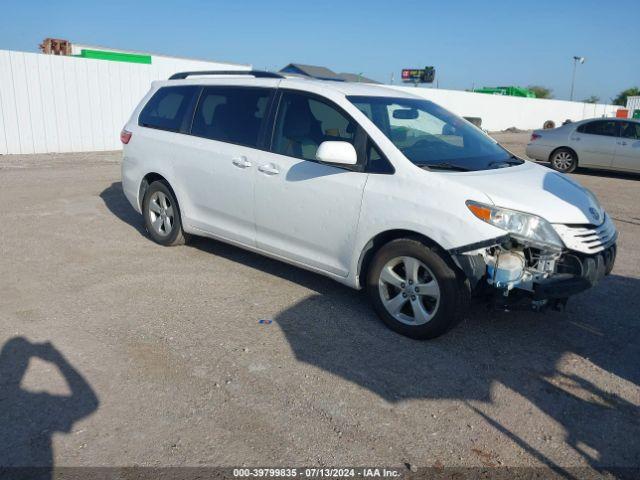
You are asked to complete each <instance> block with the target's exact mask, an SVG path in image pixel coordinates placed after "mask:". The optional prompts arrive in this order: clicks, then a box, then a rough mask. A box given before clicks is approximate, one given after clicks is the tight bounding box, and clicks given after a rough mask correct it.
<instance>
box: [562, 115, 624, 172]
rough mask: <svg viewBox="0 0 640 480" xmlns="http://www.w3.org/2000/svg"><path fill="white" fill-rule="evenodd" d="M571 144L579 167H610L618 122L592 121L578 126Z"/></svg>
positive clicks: (616, 137)
mask: <svg viewBox="0 0 640 480" xmlns="http://www.w3.org/2000/svg"><path fill="white" fill-rule="evenodd" d="M571 142H572V146H573V148H574V150H575V151H576V152H577V153H578V164H579V165H580V166H581V167H610V166H611V165H613V157H614V156H615V152H616V147H617V146H618V122H617V121H615V120H594V121H593V122H589V123H585V124H583V125H580V126H579V127H578V128H577V129H576V131H575V132H573V134H571Z"/></svg>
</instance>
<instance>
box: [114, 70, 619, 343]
mask: <svg viewBox="0 0 640 480" xmlns="http://www.w3.org/2000/svg"><path fill="white" fill-rule="evenodd" d="M121 139H122V142H123V144H124V155H123V162H122V186H123V190H124V193H125V195H126V197H127V198H128V200H129V202H131V204H132V205H133V207H134V208H135V209H136V210H137V211H138V212H140V213H142V215H143V216H144V222H145V225H146V228H147V231H148V232H149V235H150V236H151V238H152V239H153V240H155V241H156V242H158V243H160V244H162V245H177V244H181V243H184V242H185V240H186V239H188V236H189V235H200V236H205V237H211V238H215V239H219V240H222V241H224V242H228V243H231V244H234V245H237V246H239V247H242V248H246V249H249V250H252V251H254V252H259V253H261V254H264V255H268V256H270V257H273V258H276V259H280V260H283V261H285V262H289V263H291V264H293V265H297V266H299V267H302V268H306V269H309V270H312V271H314V272H317V273H320V274H322V275H326V276H328V277H331V278H333V279H335V280H337V281H339V282H341V283H344V284H345V285H348V286H350V287H353V288H356V289H362V288H365V289H366V290H367V292H368V294H369V296H370V298H371V301H372V304H373V308H374V309H375V311H376V312H377V313H378V315H379V316H380V317H381V319H382V320H383V321H384V322H385V323H386V324H387V325H388V326H389V327H390V328H392V329H393V330H395V331H397V332H399V333H402V334H404V335H407V336H409V337H413V338H432V337H436V336H438V335H440V334H442V333H443V332H445V331H446V330H447V329H448V328H450V327H451V326H452V325H454V324H455V322H456V320H458V319H459V318H460V315H461V313H462V311H463V308H464V306H465V305H466V304H467V300H468V299H469V298H470V297H471V294H473V293H479V292H481V293H482V294H483V295H487V294H491V295H492V296H493V297H494V298H496V299H498V303H499V304H500V305H510V307H511V308H513V307H514V305H513V304H517V305H518V306H523V305H527V307H528V306H532V307H534V308H535V309H540V308H542V307H544V306H547V305H549V306H560V305H562V304H563V303H564V302H565V301H566V299H567V298H568V297H569V296H571V295H573V294H575V293H578V292H581V291H583V290H585V289H587V288H589V287H591V286H593V285H595V284H596V283H597V282H598V281H599V280H600V279H601V278H602V277H604V276H605V275H606V274H608V273H609V272H610V271H611V269H612V268H613V264H614V260H615V255H616V245H615V242H616V238H617V231H616V228H615V226H614V224H613V222H612V221H611V218H610V217H609V216H608V215H607V214H606V213H605V211H604V210H603V208H602V207H601V205H600V204H599V203H598V200H597V199H596V197H595V196H594V195H593V194H592V193H591V192H590V191H589V190H587V189H585V188H584V187H582V186H580V185H579V184H578V183H576V182H575V181H573V180H572V179H570V178H569V177H568V176H566V175H563V174H560V173H557V172H554V171H552V170H550V169H548V168H546V167H543V166H539V165H536V164H535V163H532V162H526V161H523V160H520V159H519V158H516V157H514V156H513V155H512V154H511V153H510V152H508V151H507V150H505V149H504V148H502V147H501V146H500V145H498V144H497V143H496V142H495V141H494V140H493V139H491V138H490V137H489V136H487V135H486V134H484V133H483V132H482V131H481V130H479V129H477V128H476V127H474V126H473V125H471V124H470V123H468V122H466V121H465V120H462V119H461V118H459V117H457V116H455V115H453V114H452V113H450V112H448V111H446V110H445V109H443V108H441V107H440V106H438V105H436V104H434V103H432V102H430V101H427V100H424V99H422V98H420V97H417V96H414V95H412V94H409V93H405V92H403V91H399V90H394V89H390V88H388V87H382V86H372V85H365V84H361V83H347V82H330V81H316V80H308V79H302V78H285V77H283V76H281V75H279V74H275V73H270V72H256V71H252V72H185V73H179V74H176V75H174V76H172V77H171V79H169V80H168V81H160V82H155V83H154V84H153V86H152V88H151V90H150V91H149V93H148V94H147V95H146V96H145V97H144V99H143V100H142V101H141V102H140V105H139V106H138V107H137V108H136V109H135V111H134V112H133V115H132V116H131V119H130V120H129V121H128V123H127V124H126V126H125V127H124V130H123V131H122V134H121Z"/></svg>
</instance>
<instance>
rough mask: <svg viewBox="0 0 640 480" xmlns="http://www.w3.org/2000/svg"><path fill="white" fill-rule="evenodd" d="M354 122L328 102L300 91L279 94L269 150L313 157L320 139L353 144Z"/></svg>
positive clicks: (306, 158) (292, 155)
mask: <svg viewBox="0 0 640 480" xmlns="http://www.w3.org/2000/svg"><path fill="white" fill-rule="evenodd" d="M355 133H356V126H355V124H354V123H353V122H352V121H351V120H350V119H348V118H347V117H345V116H344V115H343V114H342V113H340V112H339V111H338V110H336V109H335V108H334V107H332V106H331V105H329V104H327V103H325V102H322V101H320V100H317V99H315V98H312V97H308V96H306V95H304V94H297V93H288V92H285V93H284V94H283V95H282V100H281V101H280V107H279V110H278V119H277V121H276V128H275V136H274V141H273V151H274V152H275V153H279V154H282V155H288V156H290V157H296V158H302V159H304V160H315V159H316V151H317V150H318V147H319V146H320V144H321V143H322V142H324V141H344V142H349V143H351V144H353V143H354V138H355Z"/></svg>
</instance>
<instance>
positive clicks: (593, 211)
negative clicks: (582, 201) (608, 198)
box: [589, 207, 600, 221]
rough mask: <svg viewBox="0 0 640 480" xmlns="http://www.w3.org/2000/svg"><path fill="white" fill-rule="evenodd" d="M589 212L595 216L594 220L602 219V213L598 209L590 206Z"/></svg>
mask: <svg viewBox="0 0 640 480" xmlns="http://www.w3.org/2000/svg"><path fill="white" fill-rule="evenodd" d="M589 213H591V216H592V217H593V219H594V220H596V221H598V220H600V214H599V213H598V210H596V209H595V208H593V207H590V208H589Z"/></svg>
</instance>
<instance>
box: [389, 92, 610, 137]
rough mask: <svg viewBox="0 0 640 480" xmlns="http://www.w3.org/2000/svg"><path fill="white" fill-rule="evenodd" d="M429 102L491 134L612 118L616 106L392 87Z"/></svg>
mask: <svg viewBox="0 0 640 480" xmlns="http://www.w3.org/2000/svg"><path fill="white" fill-rule="evenodd" d="M392 88H395V89H398V90H404V91H406V92H409V93H413V94H415V95H419V96H421V97H424V98H426V99H428V100H431V101H433V102H435V103H437V104H439V105H441V106H442V107H444V108H446V109H447V110H450V111H451V112H453V113H455V114H456V115H459V116H461V117H480V118H482V128H483V129H485V130H490V131H497V130H505V129H507V128H510V127H516V128H519V129H522V130H531V129H537V128H542V125H543V123H544V122H545V121H547V120H553V121H554V122H555V123H556V126H560V125H562V122H564V121H565V120H566V119H571V120H572V121H574V122H576V121H578V120H584V119H585V118H594V117H601V116H603V115H605V116H615V113H616V110H618V109H619V108H620V107H619V106H617V105H604V104H593V103H582V102H569V101H566V100H551V99H542V98H523V97H508V96H504V95H488V94H486V93H474V92H464V91H460V90H441V89H435V88H416V87H400V86H392Z"/></svg>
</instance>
